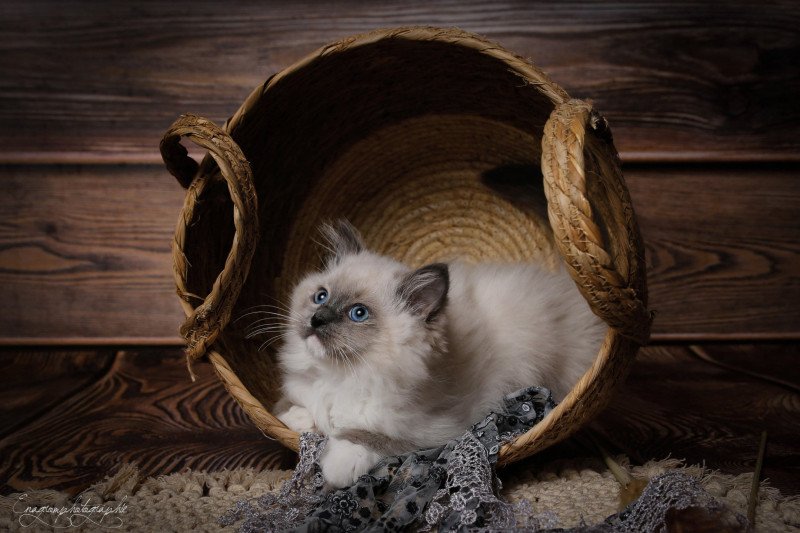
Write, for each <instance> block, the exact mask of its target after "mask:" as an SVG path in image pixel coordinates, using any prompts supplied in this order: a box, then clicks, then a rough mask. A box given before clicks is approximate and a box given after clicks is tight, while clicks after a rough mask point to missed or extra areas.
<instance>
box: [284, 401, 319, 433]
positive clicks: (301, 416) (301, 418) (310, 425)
mask: <svg viewBox="0 0 800 533" xmlns="http://www.w3.org/2000/svg"><path fill="white" fill-rule="evenodd" d="M278 418H280V420H281V422H283V423H284V424H286V426H287V427H288V428H289V429H291V430H293V431H296V432H298V433H305V432H308V431H316V430H317V427H316V425H315V424H314V418H313V417H312V416H311V413H310V412H309V410H308V409H306V408H305V407H300V406H299V405H293V406H291V407H290V408H289V409H288V410H287V411H286V412H284V413H282V414H279V415H278Z"/></svg>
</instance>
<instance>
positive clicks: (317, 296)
mask: <svg viewBox="0 0 800 533" xmlns="http://www.w3.org/2000/svg"><path fill="white" fill-rule="evenodd" d="M311 301H312V302H314V303H315V304H317V305H320V304H324V303H325V302H327V301H328V291H326V290H325V289H320V290H318V291H317V292H315V293H314V296H312V297H311Z"/></svg>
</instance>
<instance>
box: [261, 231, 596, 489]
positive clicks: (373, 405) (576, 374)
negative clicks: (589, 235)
mask: <svg viewBox="0 0 800 533" xmlns="http://www.w3.org/2000/svg"><path fill="white" fill-rule="evenodd" d="M322 232H323V234H324V235H325V237H326V239H327V241H328V244H329V247H330V248H329V251H330V256H329V257H328V259H327V264H326V266H325V269H324V270H323V271H322V272H317V273H313V274H310V275H308V276H307V277H306V278H305V279H303V280H302V281H301V282H300V283H299V284H298V285H297V287H296V288H295V289H294V293H293V295H292V301H291V312H290V314H289V316H288V317H286V319H287V324H288V327H287V330H286V332H285V343H284V345H283V346H282V348H281V349H280V351H279V353H278V358H279V362H280V365H281V368H282V370H283V373H284V379H283V398H282V399H281V400H280V401H279V402H278V404H277V405H276V407H275V412H276V413H277V416H278V418H280V419H281V420H282V421H283V422H284V423H285V424H286V425H287V426H288V427H290V428H292V429H293V430H295V431H298V432H302V431H318V432H321V433H323V434H324V435H327V436H328V437H329V439H328V443H327V445H326V447H325V450H324V452H323V455H322V457H321V461H320V462H321V467H322V472H323V476H324V478H325V480H326V482H327V483H328V484H329V486H332V487H341V486H345V485H349V484H352V483H353V482H354V481H355V480H356V479H357V478H358V476H360V475H362V474H364V473H366V472H367V471H368V470H369V468H370V467H372V466H373V465H374V464H375V463H376V462H377V461H378V460H379V459H380V458H381V457H383V456H385V455H391V454H399V453H404V452H409V451H412V450H416V449H420V448H428V447H433V446H437V445H441V444H444V443H445V442H447V441H448V440H450V439H453V438H455V437H458V436H460V435H462V434H463V433H464V431H466V430H467V429H468V428H469V427H470V425H471V424H473V423H475V422H476V421H478V420H480V419H481V418H482V417H484V416H485V415H486V414H488V413H489V412H490V411H491V410H493V409H496V408H498V407H500V402H501V398H502V396H503V395H504V394H506V393H508V392H512V391H514V390H517V389H519V388H522V387H526V386H530V385H542V386H545V387H548V388H549V389H551V390H552V391H553V395H554V397H555V398H556V399H557V400H558V399H561V398H563V396H564V395H565V394H566V393H567V392H568V391H569V390H570V388H571V387H572V386H573V385H574V384H575V383H576V382H577V381H578V379H579V378H580V377H581V376H582V375H583V373H584V372H585V371H586V370H587V369H588V367H589V366H590V365H591V363H592V361H593V360H594V358H595V356H596V354H597V352H598V350H599V347H600V344H601V342H602V339H603V337H604V335H605V331H606V326H605V324H604V323H603V322H602V321H601V320H600V319H599V318H598V317H597V316H595V315H594V314H593V313H592V312H591V311H590V309H589V306H588V304H587V303H586V301H585V300H584V299H583V297H582V296H581V295H580V293H579V292H578V290H577V288H576V287H575V285H574V284H573V282H572V280H571V279H570V278H569V276H568V275H567V274H566V272H565V271H563V270H561V271H559V272H557V273H551V272H548V271H545V270H542V269H540V268H538V267H536V266H535V265H531V264H478V265H470V264H465V263H460V262H454V263H451V264H442V263H437V264H432V265H428V266H424V267H422V268H420V269H417V270H412V269H409V268H408V267H407V266H405V265H403V264H402V263H399V262H397V261H395V260H393V259H390V258H388V257H385V256H381V255H377V254H375V253H373V252H370V251H368V250H367V249H366V248H365V246H364V243H363V241H362V239H361V236H360V235H359V233H358V231H357V230H356V229H355V228H354V227H353V226H351V225H350V224H349V223H347V222H346V221H339V222H337V223H336V224H335V225H333V226H330V225H325V226H323V228H322Z"/></svg>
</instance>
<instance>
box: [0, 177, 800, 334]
mask: <svg viewBox="0 0 800 533" xmlns="http://www.w3.org/2000/svg"><path fill="white" fill-rule="evenodd" d="M799 169H800V168H799V167H797V166H794V165H788V166H787V165H772V166H765V165H758V166H747V165H744V166H742V165H735V166H721V167H720V166H684V165H662V166H658V167H652V166H640V165H637V166H629V167H626V172H625V173H626V179H627V181H628V185H629V187H630V189H631V194H632V197H633V201H634V205H635V206H636V209H637V214H638V216H639V220H640V223H641V226H642V231H643V233H644V237H645V242H646V245H647V252H648V269H649V284H650V294H651V298H650V307H651V308H652V309H655V311H656V313H657V314H656V319H655V322H654V324H653V328H654V338H655V339H661V340H665V339H666V340H675V339H677V340H686V339H695V340H697V339H704V338H705V339H708V338H717V339H718V338H727V339H753V338H770V337H784V338H795V339H796V338H800V324H799V323H798V320H799V319H798V317H800V277H799V276H800V243H798V236H800V217H799V216H798V214H800V179H798V177H800V176H798V174H800V172H798V170H799ZM0 187H2V190H4V191H9V193H8V194H6V195H3V196H0V284H2V286H3V287H4V288H5V296H6V300H5V301H6V305H4V306H1V307H0V342H2V343H4V344H20V343H27V344H41V343H50V344H63V343H71V344H76V343H77V344H91V343H105V344H109V343H114V342H117V343H120V342H128V343H130V342H134V343H135V342H147V343H168V344H169V343H173V344H177V343H180V339H179V337H178V335H177V330H178V327H179V325H180V324H181V322H182V320H183V312H182V311H181V310H180V307H179V305H178V299H177V297H176V296H175V292H174V284H173V281H172V266H171V255H170V243H171V241H172V232H173V228H174V224H175V220H176V219H177V216H178V213H179V211H180V206H181V204H182V196H183V192H182V190H181V189H180V187H178V185H177V183H175V182H174V180H173V179H172V178H171V177H170V176H169V175H168V174H167V173H166V172H165V171H164V170H162V169H161V168H160V167H157V166H88V167H83V166H61V167H47V166H45V167H39V166H5V167H0Z"/></svg>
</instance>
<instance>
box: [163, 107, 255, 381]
mask: <svg viewBox="0 0 800 533" xmlns="http://www.w3.org/2000/svg"><path fill="white" fill-rule="evenodd" d="M181 137H187V138H189V139H190V140H192V141H193V142H194V143H195V144H197V145H198V146H201V147H202V148H205V149H206V150H208V153H209V154H210V155H211V157H212V158H213V159H214V161H215V162H216V163H217V166H219V169H220V172H221V174H222V178H223V179H224V180H225V182H226V183H227V185H228V192H229V193H230V195H231V200H232V201H233V223H234V227H235V233H234V235H233V242H232V244H231V250H230V252H229V253H228V257H227V259H226V260H225V266H224V268H223V269H222V272H220V274H219V275H218V276H217V279H216V280H215V281H214V284H213V285H212V287H211V291H210V292H209V293H208V295H207V296H206V297H205V298H204V299H202V298H200V297H198V296H195V295H193V294H191V293H190V292H189V290H188V289H187V286H186V278H187V272H188V266H189V264H188V261H187V260H186V255H185V254H184V245H185V242H186V233H187V229H188V226H189V224H191V223H192V220H193V219H194V214H195V208H196V207H197V204H198V200H199V198H201V197H202V194H203V191H204V190H205V189H206V187H207V186H208V185H209V184H210V183H211V182H212V181H213V180H212V178H211V177H210V176H211V173H210V172H204V171H202V170H201V168H200V165H198V164H197V162H196V161H194V160H193V159H192V158H190V157H189V155H188V152H187V150H186V148H184V147H183V146H182V145H181V144H180V140H181ZM160 150H161V157H162V158H163V160H164V163H165V164H166V166H167V169H168V170H169V172H170V174H172V175H173V176H175V177H176V178H178V181H179V182H180V183H181V185H183V186H184V187H186V188H187V191H186V198H185V200H184V204H183V209H182V210H181V214H180V217H179V218H178V224H177V227H176V229H175V241H174V243H173V248H172V256H173V268H174V275H175V284H176V286H177V292H178V296H179V297H180V299H181V304H182V305H183V309H184V312H185V313H186V317H187V318H186V321H185V322H184V323H183V325H182V326H181V329H180V332H181V335H182V336H183V337H184V338H185V339H186V363H187V366H188V367H189V373H190V374H191V376H192V380H194V373H193V372H192V362H194V361H195V360H197V359H199V358H200V357H202V356H203V355H204V354H205V353H206V351H207V350H208V349H209V347H210V346H211V345H212V344H213V343H214V341H215V340H216V339H217V337H218V336H219V334H220V332H221V331H222V330H223V328H224V327H225V326H226V325H227V324H228V321H229V320H230V317H231V312H232V310H233V306H234V304H235V303H236V300H237V298H238V297H239V292H240V291H241V289H242V286H243V285H244V282H245V280H246V278H247V273H248V272H249V271H250V262H251V261H252V259H253V253H254V252H255V249H256V244H257V242H258V232H259V226H258V208H257V200H256V191H255V187H254V185H253V173H252V170H251V169H250V165H249V164H248V162H247V160H246V159H245V157H244V154H243V153H242V150H241V149H240V148H239V146H238V145H237V144H236V142H235V141H234V140H233V139H232V138H231V136H230V135H228V134H227V133H226V132H225V131H224V130H223V129H221V128H219V127H218V126H217V125H215V124H214V123H213V122H211V121H210V120H208V119H205V118H202V117H198V116H196V115H190V114H186V115H181V116H180V117H179V118H178V119H177V120H176V121H175V122H174V123H173V124H172V126H170V128H169V129H168V130H167V131H166V133H165V134H164V137H163V138H162V139H161V145H160ZM206 157H208V156H206ZM205 165H206V160H204V162H203V166H204V167H205ZM198 299H202V300H203V302H202V303H201V304H200V305H198V306H197V307H195V306H193V305H192V303H191V302H192V301H195V302H196V301H197V300H198Z"/></svg>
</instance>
